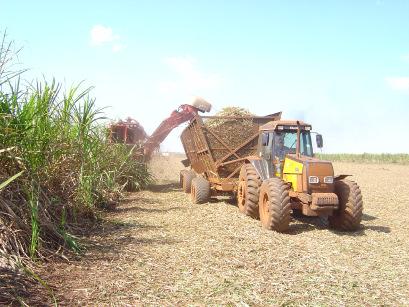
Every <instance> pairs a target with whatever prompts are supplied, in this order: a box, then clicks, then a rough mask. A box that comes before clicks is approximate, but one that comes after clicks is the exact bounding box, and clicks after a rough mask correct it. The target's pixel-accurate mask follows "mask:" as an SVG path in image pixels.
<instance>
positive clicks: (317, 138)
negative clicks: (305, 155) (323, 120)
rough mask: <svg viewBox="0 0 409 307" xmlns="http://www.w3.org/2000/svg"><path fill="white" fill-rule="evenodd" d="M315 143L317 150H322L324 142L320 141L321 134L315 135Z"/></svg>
mask: <svg viewBox="0 0 409 307" xmlns="http://www.w3.org/2000/svg"><path fill="white" fill-rule="evenodd" d="M315 141H316V142H317V147H318V148H322V147H323V146H324V141H323V139H322V135H321V134H317V135H316V136H315Z"/></svg>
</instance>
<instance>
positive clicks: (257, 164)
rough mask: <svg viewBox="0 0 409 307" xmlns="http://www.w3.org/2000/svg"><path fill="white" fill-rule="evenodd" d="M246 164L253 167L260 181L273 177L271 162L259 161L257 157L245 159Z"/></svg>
mask: <svg viewBox="0 0 409 307" xmlns="http://www.w3.org/2000/svg"><path fill="white" fill-rule="evenodd" d="M246 163H250V164H251V165H253V167H254V168H255V170H256V172H257V174H258V175H259V176H260V179H261V180H262V181H264V180H266V179H269V178H273V177H274V168H273V164H272V163H271V161H268V160H265V159H261V158H259V157H257V156H251V157H248V158H247V159H246Z"/></svg>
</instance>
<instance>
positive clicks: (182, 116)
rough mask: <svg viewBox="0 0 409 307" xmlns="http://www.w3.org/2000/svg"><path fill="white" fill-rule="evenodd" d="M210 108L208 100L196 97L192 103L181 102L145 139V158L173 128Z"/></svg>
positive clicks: (148, 157) (149, 155)
mask: <svg viewBox="0 0 409 307" xmlns="http://www.w3.org/2000/svg"><path fill="white" fill-rule="evenodd" d="M210 108H211V105H210V104H209V103H208V102H206V101H204V100H202V99H196V100H195V101H194V102H193V103H192V105H189V104H182V105H181V106H180V107H179V108H178V109H177V110H175V111H173V112H172V113H171V114H170V116H169V117H168V118H166V119H165V120H164V121H162V123H161V124H160V125H159V126H158V128H156V130H155V131H154V132H153V133H152V135H151V136H149V137H148V139H147V140H146V143H145V145H144V156H145V159H147V160H149V159H150V157H151V155H152V153H153V152H154V151H155V149H156V148H158V147H159V145H160V143H162V142H163V140H164V139H165V138H166V137H167V136H168V135H169V133H170V132H171V131H172V130H173V129H174V128H176V127H177V126H179V125H180V124H182V123H184V122H187V121H189V120H191V119H192V118H193V117H195V115H196V114H197V112H199V111H201V112H209V111H210Z"/></svg>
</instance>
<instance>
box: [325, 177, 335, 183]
mask: <svg viewBox="0 0 409 307" xmlns="http://www.w3.org/2000/svg"><path fill="white" fill-rule="evenodd" d="M324 182H325V183H334V177H333V176H326V177H324Z"/></svg>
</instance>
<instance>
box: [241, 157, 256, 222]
mask: <svg viewBox="0 0 409 307" xmlns="http://www.w3.org/2000/svg"><path fill="white" fill-rule="evenodd" d="M260 185H261V180H260V176H259V175H258V174H257V172H256V170H255V168H254V167H253V165H251V164H244V165H243V166H242V167H241V170H240V176H239V186H238V189H237V205H238V207H239V210H240V212H242V213H244V214H245V215H248V216H250V217H252V218H254V219H258V218H259V211H258V196H259V189H260Z"/></svg>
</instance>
